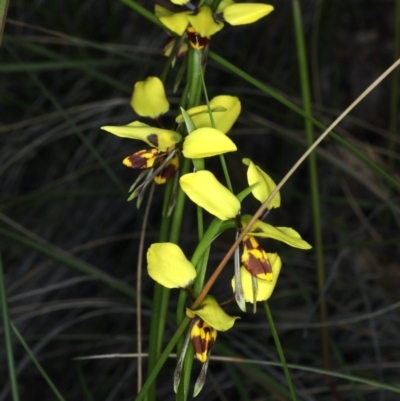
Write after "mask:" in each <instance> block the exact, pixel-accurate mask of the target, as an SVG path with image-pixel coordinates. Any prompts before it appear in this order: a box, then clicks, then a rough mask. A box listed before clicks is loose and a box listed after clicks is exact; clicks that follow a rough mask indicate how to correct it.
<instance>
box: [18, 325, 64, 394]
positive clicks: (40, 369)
mask: <svg viewBox="0 0 400 401" xmlns="http://www.w3.org/2000/svg"><path fill="white" fill-rule="evenodd" d="M11 329H12V331H13V332H14V335H15V337H17V338H18V341H19V342H20V343H21V345H22V346H23V347H24V349H25V351H26V353H27V354H28V355H29V357H30V358H31V360H32V362H33V364H34V365H35V366H36V368H37V370H38V371H39V372H40V374H41V375H42V376H43V379H44V380H45V381H46V382H47V384H48V385H49V387H50V388H51V389H52V390H53V393H54V394H55V396H56V397H57V399H58V400H60V401H65V398H64V397H63V396H62V395H61V393H60V392H59V391H58V390H57V387H56V386H55V385H54V383H53V382H52V381H51V379H50V377H49V376H48V375H47V373H46V372H45V371H44V369H43V368H42V366H41V365H40V363H39V362H38V360H37V359H36V357H35V355H34V354H33V352H32V351H31V350H30V348H29V347H28V344H27V343H26V342H25V340H24V339H23V337H22V336H21V333H20V332H19V331H18V329H17V328H16V327H15V325H14V323H12V322H11Z"/></svg>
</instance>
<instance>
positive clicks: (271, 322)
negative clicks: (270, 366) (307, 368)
mask: <svg viewBox="0 0 400 401" xmlns="http://www.w3.org/2000/svg"><path fill="white" fill-rule="evenodd" d="M263 304H264V309H265V313H266V314H267V318H268V323H269V325H270V327H271V333H272V337H273V338H274V341H275V346H276V350H277V351H278V355H279V358H280V360H281V363H282V367H283V371H284V372H285V376H286V380H287V383H288V386H289V391H290V396H291V397H292V400H293V401H297V397H296V393H295V391H294V387H293V383H292V378H291V377H290V372H289V368H288V365H287V363H286V359H285V354H284V353H283V349H282V345H281V342H280V340H279V336H278V332H277V331H276V327H275V324H274V319H273V318H272V314H271V311H270V309H269V306H268V302H266V301H264V302H263Z"/></svg>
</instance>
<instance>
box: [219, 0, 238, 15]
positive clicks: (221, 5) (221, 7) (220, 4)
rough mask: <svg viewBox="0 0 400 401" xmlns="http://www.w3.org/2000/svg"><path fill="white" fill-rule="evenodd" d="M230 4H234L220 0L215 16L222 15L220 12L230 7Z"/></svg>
mask: <svg viewBox="0 0 400 401" xmlns="http://www.w3.org/2000/svg"><path fill="white" fill-rule="evenodd" d="M231 4H235V2H234V1H233V0H221V2H220V3H219V4H218V8H217V11H216V12H217V14H220V13H222V11H224V9H225V8H226V7H228V6H230V5H231Z"/></svg>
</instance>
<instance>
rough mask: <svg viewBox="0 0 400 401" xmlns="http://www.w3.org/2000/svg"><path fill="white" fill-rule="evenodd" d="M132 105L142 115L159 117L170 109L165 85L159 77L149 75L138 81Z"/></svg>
mask: <svg viewBox="0 0 400 401" xmlns="http://www.w3.org/2000/svg"><path fill="white" fill-rule="evenodd" d="M131 106H132V108H133V110H134V111H135V113H136V114H138V115H139V116H141V117H150V118H153V119H156V118H158V117H159V116H160V115H162V114H165V113H166V112H167V111H168V110H169V103H168V100H167V96H166V95H165V89H164V85H163V83H162V82H161V80H160V79H159V78H157V77H148V78H146V79H145V80H144V81H139V82H136V84H135V88H134V90H133V95H132V100H131Z"/></svg>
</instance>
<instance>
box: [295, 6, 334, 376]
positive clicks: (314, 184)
mask: <svg viewBox="0 0 400 401" xmlns="http://www.w3.org/2000/svg"><path fill="white" fill-rule="evenodd" d="M292 4H293V21H294V27H295V35H296V45H297V57H298V63H299V73H300V84H301V93H302V101H303V107H304V111H305V112H306V114H307V115H309V116H311V115H312V112H311V98H310V97H311V96H310V84H309V79H308V67H307V52H306V47H305V43H304V31H303V23H302V18H301V9H300V2H299V1H298V0H293V3H292ZM304 123H305V130H306V135H307V145H308V147H310V146H311V145H312V144H313V142H314V132H313V125H312V123H311V121H310V120H308V119H305V121H304ZM308 169H309V174H310V187H311V203H312V213H313V223H314V241H315V256H316V261H317V277H318V291H319V293H320V294H321V293H322V292H323V289H324V286H325V266H324V252H323V243H322V230H321V210H320V199H319V189H318V174H317V158H316V154H315V153H314V152H313V153H311V154H310V156H309V157H308ZM319 312H320V321H321V323H325V322H326V315H327V313H326V298H325V296H323V297H322V298H321V302H320V307H319ZM321 342H322V359H323V366H324V368H325V369H329V366H330V361H329V342H328V328H327V327H326V326H322V327H321Z"/></svg>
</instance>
